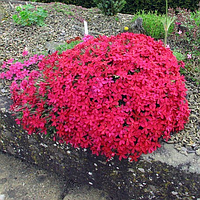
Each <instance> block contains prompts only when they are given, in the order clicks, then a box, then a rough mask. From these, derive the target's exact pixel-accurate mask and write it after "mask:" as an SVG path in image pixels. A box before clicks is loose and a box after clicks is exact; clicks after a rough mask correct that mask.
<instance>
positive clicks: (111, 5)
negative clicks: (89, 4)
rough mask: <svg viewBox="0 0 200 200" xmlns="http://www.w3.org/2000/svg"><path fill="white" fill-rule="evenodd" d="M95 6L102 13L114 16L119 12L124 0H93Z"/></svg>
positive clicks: (124, 2)
mask: <svg viewBox="0 0 200 200" xmlns="http://www.w3.org/2000/svg"><path fill="white" fill-rule="evenodd" d="M93 1H94V3H95V4H96V5H97V8H99V9H100V10H101V12H102V13H103V14H104V15H107V16H114V15H116V14H117V13H119V12H120V11H121V10H122V8H123V7H124V5H125V4H126V1H125V0H93Z"/></svg>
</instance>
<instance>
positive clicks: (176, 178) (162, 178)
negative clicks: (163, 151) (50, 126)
mask: <svg viewBox="0 0 200 200" xmlns="http://www.w3.org/2000/svg"><path fill="white" fill-rule="evenodd" d="M11 103H12V102H11V101H10V100H9V99H8V98H7V97H0V150H1V151H3V152H7V153H9V154H12V155H14V156H16V157H18V158H20V159H23V160H26V161H27V162H30V163H32V164H36V165H38V166H40V167H42V168H43V169H46V170H48V171H54V172H56V173H57V174H59V175H61V176H62V177H63V178H67V179H71V180H72V181H76V182H80V183H85V184H89V185H93V186H94V187H96V188H98V189H103V190H104V191H105V192H107V193H109V195H110V198H111V199H113V200H129V199H130V200H131V199H197V198H199V197H200V176H199V175H198V174H193V173H186V172H184V171H182V170H180V169H179V168H175V167H172V166H170V165H167V164H165V163H161V162H159V161H154V160H152V161H149V160H145V159H140V160H139V161H138V162H136V163H135V162H133V163H129V162H128V161H127V160H122V161H119V160H118V159H117V158H115V159H113V160H110V161H109V162H106V158H105V157H103V156H98V157H97V156H95V155H92V154H91V152H90V151H89V150H86V149H74V148H73V147H71V146H70V145H66V144H58V143H55V142H53V141H52V140H50V139H49V138H47V137H44V136H42V135H31V136H29V135H28V134H27V133H26V132H24V131H23V130H22V129H21V127H19V126H18V125H16V123H15V121H14V117H13V116H12V113H10V112H9V106H10V104H11Z"/></svg>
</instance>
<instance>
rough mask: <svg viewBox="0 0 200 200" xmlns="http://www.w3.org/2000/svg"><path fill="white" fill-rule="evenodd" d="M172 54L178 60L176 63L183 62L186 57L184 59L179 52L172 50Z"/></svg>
mask: <svg viewBox="0 0 200 200" xmlns="http://www.w3.org/2000/svg"><path fill="white" fill-rule="evenodd" d="M173 54H174V56H175V57H176V59H177V60H178V61H181V60H184V59H185V58H186V57H185V55H183V54H182V53H181V52H180V51H178V50H174V51H173Z"/></svg>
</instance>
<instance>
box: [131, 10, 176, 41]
mask: <svg viewBox="0 0 200 200" xmlns="http://www.w3.org/2000/svg"><path fill="white" fill-rule="evenodd" d="M138 17H141V18H142V19H143V24H142V26H143V28H144V29H145V32H146V34H147V35H148V36H151V37H153V38H155V39H161V38H164V36H165V31H164V30H163V24H162V21H163V20H164V19H165V15H158V14H157V11H155V12H154V13H153V12H150V11H149V12H148V13H145V11H144V10H142V11H139V12H137V13H136V14H135V15H134V17H133V19H132V22H134V21H135V20H136V19H137V18H138ZM173 26H174V25H173V24H172V25H171V26H170V27H169V33H172V32H173Z"/></svg>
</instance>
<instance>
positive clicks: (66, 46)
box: [56, 40, 83, 54]
mask: <svg viewBox="0 0 200 200" xmlns="http://www.w3.org/2000/svg"><path fill="white" fill-rule="evenodd" d="M81 42H83V41H82V40H76V41H72V42H71V43H69V44H68V43H67V42H66V43H65V44H61V45H59V46H57V47H56V50H57V51H58V52H59V54H61V53H62V52H63V51H66V50H67V49H73V48H74V46H76V45H77V44H79V43H81Z"/></svg>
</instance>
